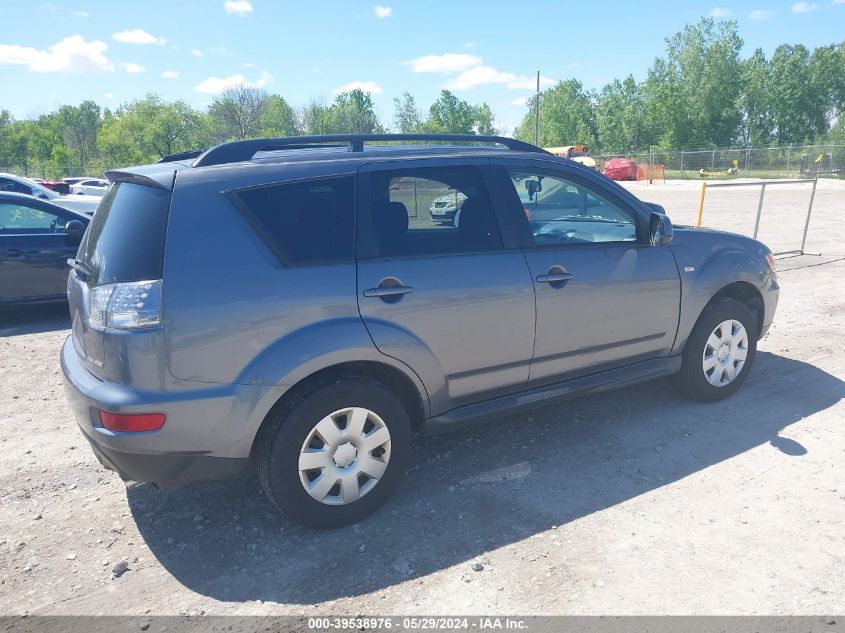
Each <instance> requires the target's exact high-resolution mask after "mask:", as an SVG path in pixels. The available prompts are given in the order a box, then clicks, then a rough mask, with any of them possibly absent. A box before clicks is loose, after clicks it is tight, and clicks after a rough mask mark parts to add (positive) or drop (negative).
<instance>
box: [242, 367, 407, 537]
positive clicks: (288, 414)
mask: <svg viewBox="0 0 845 633" xmlns="http://www.w3.org/2000/svg"><path fill="white" fill-rule="evenodd" d="M271 416H272V417H271V418H270V419H269V420H268V421H267V426H266V427H265V428H264V429H263V430H262V435H261V437H260V444H259V447H258V453H257V455H256V458H257V466H258V474H259V479H260V481H261V485H262V486H263V488H264V490H265V491H266V492H267V495H268V496H269V497H270V499H271V500H272V501H273V503H275V504H276V505H277V506H278V507H279V508H280V509H281V510H283V511H284V512H285V513H287V514H288V515H289V516H291V517H292V518H293V519H295V520H296V521H299V522H300V523H303V524H305V525H308V526H311V527H316V528H335V527H340V526H343V525H347V524H349V523H354V522H355V521H359V520H360V519H362V518H364V517H366V516H367V515H369V514H371V513H372V512H374V511H375V510H376V509H378V508H379V507H380V506H381V505H382V504H383V503H384V502H385V501H386V500H387V498H388V497H389V496H390V494H391V493H392V492H393V491H394V489H395V488H396V486H397V485H398V483H399V480H400V478H401V476H402V473H403V472H404V470H405V468H406V467H407V465H408V461H409V459H410V455H411V424H410V421H409V419H408V414H407V412H406V411H405V409H404V407H403V406H402V403H401V401H400V400H399V398H397V397H396V396H395V395H394V394H393V393H392V392H391V391H390V390H389V389H388V388H387V387H385V386H384V385H383V384H381V383H379V382H377V381H375V380H372V379H370V378H366V377H362V376H356V375H337V376H332V377H330V378H327V379H324V380H322V381H320V382H318V383H316V384H315V385H313V386H312V387H310V388H308V389H306V390H305V391H304V392H303V393H301V394H300V395H299V396H297V397H295V398H294V399H293V400H292V401H291V402H290V403H289V404H288V406H284V407H281V408H280V409H279V410H278V411H275V412H274V413H272V414H271Z"/></svg>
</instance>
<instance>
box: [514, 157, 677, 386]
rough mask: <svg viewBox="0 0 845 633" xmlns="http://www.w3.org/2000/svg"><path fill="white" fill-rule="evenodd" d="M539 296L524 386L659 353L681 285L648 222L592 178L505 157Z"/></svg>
mask: <svg viewBox="0 0 845 633" xmlns="http://www.w3.org/2000/svg"><path fill="white" fill-rule="evenodd" d="M499 169H501V172H500V177H501V179H502V180H505V181H507V182H508V183H509V185H510V200H511V203H510V208H512V209H513V215H514V217H516V218H518V220H519V221H520V222H521V224H522V226H523V229H524V235H525V239H526V247H525V249H524V253H525V258H526V261H527V262H528V266H529V268H530V270H531V277H532V279H533V282H534V287H535V291H536V297H537V337H536V343H535V348H534V349H535V351H534V358H533V360H532V363H531V382H532V383H535V382H557V381H559V380H564V379H568V378H573V377H575V376H578V375H583V374H589V373H594V372H597V371H602V370H605V369H611V368H614V367H619V366H622V365H626V364H630V363H634V362H637V361H641V360H648V359H652V358H658V357H662V356H667V355H668V354H669V351H670V349H671V347H672V343H673V341H674V338H675V333H676V331H677V328H678V316H679V302H680V279H679V275H678V270H677V265H676V264H675V260H674V257H673V255H672V252H671V250H670V249H669V248H668V247H666V246H652V245H651V244H650V243H649V241H648V238H647V233H648V229H647V225H648V218H647V217H646V214H645V213H644V212H643V211H642V210H640V209H639V208H638V207H637V206H636V204H632V203H631V201H630V200H627V199H626V198H625V197H624V196H621V195H619V194H618V193H617V192H614V190H613V188H611V187H607V186H606V185H605V186H603V183H602V182H601V178H600V177H591V176H589V175H586V174H584V173H583V170H575V169H572V168H569V167H566V166H563V165H561V166H558V165H555V164H554V163H551V162H547V161H530V160H525V161H503V165H502V167H500V168H499Z"/></svg>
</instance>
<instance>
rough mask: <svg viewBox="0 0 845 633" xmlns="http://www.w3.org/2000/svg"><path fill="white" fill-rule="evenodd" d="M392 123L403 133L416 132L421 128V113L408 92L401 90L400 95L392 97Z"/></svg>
mask: <svg viewBox="0 0 845 633" xmlns="http://www.w3.org/2000/svg"><path fill="white" fill-rule="evenodd" d="M393 124H394V125H395V126H396V130H397V131H398V132H401V133H403V134H416V133H418V132H421V131H422V129H423V123H422V114H421V113H420V110H419V109H418V108H417V102H416V99H414V95H412V94H411V93H410V92H403V93H402V96H401V97H394V98H393Z"/></svg>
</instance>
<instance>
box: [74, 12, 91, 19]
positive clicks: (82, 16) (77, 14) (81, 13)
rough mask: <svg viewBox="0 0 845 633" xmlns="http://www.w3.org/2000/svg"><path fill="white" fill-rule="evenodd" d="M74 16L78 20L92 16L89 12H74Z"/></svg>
mask: <svg viewBox="0 0 845 633" xmlns="http://www.w3.org/2000/svg"><path fill="white" fill-rule="evenodd" d="M73 14H74V15H75V16H76V17H78V18H87V17H88V16H90V15H91V14H90V13H88V12H87V11H74V12H73Z"/></svg>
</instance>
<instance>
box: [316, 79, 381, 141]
mask: <svg viewBox="0 0 845 633" xmlns="http://www.w3.org/2000/svg"><path fill="white" fill-rule="evenodd" d="M327 116H328V121H329V125H330V128H331V131H332V132H333V133H336V134H342V133H345V134H373V133H377V132H383V131H384V128H383V127H382V126H381V123H379V120H378V116H377V115H376V113H375V109H374V106H373V97H372V95H371V94H370V93H369V92H364V91H363V90H360V89H358V88H356V89H355V90H351V91H350V92H344V93H342V94H339V95H337V97H335V100H334V103H333V104H332V105H331V106H330V107H329V110H328V113H327Z"/></svg>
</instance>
